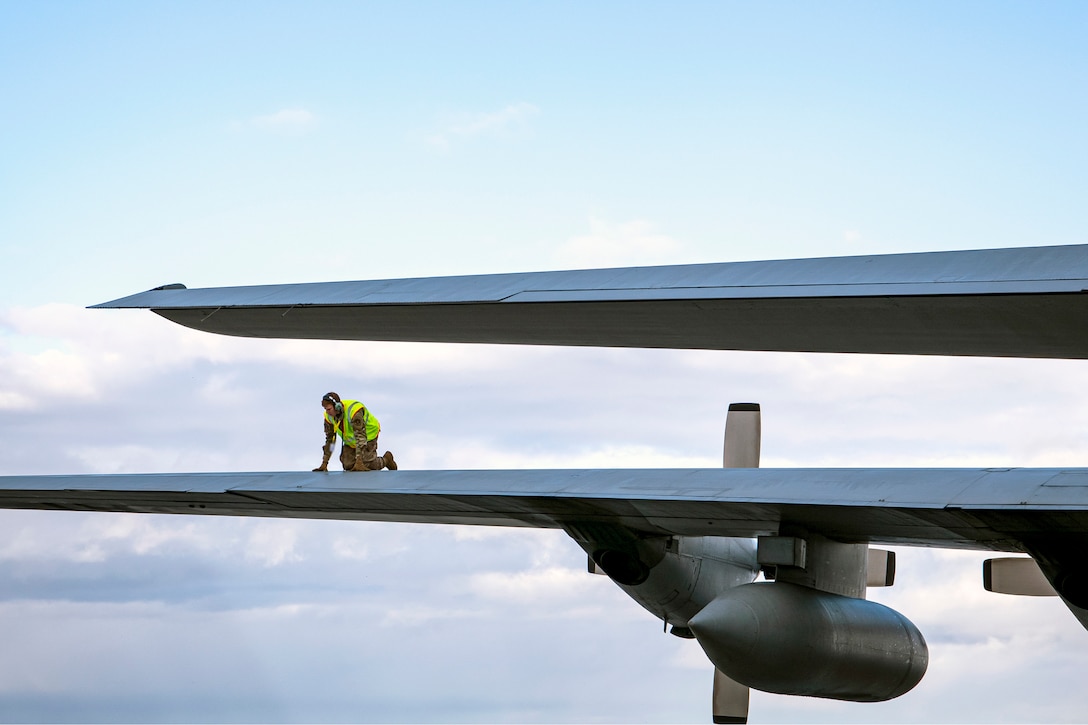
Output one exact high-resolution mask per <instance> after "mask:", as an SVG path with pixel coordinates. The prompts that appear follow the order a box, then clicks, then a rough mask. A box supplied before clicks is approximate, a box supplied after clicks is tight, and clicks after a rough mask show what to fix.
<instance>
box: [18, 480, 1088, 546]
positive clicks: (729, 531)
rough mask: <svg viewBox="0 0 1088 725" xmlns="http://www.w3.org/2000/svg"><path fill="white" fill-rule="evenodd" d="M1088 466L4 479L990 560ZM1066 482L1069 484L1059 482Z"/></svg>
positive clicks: (196, 505)
mask: <svg viewBox="0 0 1088 725" xmlns="http://www.w3.org/2000/svg"><path fill="white" fill-rule="evenodd" d="M1086 476H1088V469H1072V470H1061V469H1011V470H973V469H716V468H715V469H666V470H649V471H647V470H639V469H619V470H557V471H398V472H396V473H391V472H386V473H377V472H374V473H362V474H355V473H308V472H304V473H203V474H142V475H135V474H130V475H100V476H7V477H0V507H3V508H13V509H48V510H73V511H129V512H137V513H174V514H219V515H232V516H274V517H288V518H316V519H346V520H367V521H404V522H417V523H459V524H484V525H495V526H534V527H552V528H555V527H561V526H563V524H564V523H566V522H588V521H608V522H613V523H619V524H622V525H625V526H629V527H631V528H634V529H637V530H641V531H645V532H648V533H659V534H664V533H670V534H681V535H690V536H707V535H711V536H713V535H718V536H755V535H760V534H773V533H777V531H778V530H779V528H780V526H782V525H784V524H788V525H791V526H803V527H805V528H806V529H808V530H810V531H813V532H818V533H822V534H824V535H826V536H828V537H830V538H835V539H839V540H848V541H874V542H884V543H904V544H918V545H933V546H952V547H965V548H978V549H992V550H997V551H1022V550H1023V546H1022V545H1021V542H1022V541H1024V540H1027V539H1030V540H1032V541H1040V540H1042V539H1044V538H1046V537H1050V536H1054V535H1060V534H1066V535H1076V536H1080V535H1082V534H1083V533H1084V532H1088V487H1085V486H1083V485H1081V484H1082V483H1083V481H1084V479H1085V477H1086ZM1063 483H1072V484H1074V485H1062V484H1063Z"/></svg>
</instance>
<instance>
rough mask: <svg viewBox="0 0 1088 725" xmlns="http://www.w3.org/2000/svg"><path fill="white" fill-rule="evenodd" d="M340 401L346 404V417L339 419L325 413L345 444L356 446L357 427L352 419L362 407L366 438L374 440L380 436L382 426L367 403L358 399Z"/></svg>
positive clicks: (327, 420)
mask: <svg viewBox="0 0 1088 725" xmlns="http://www.w3.org/2000/svg"><path fill="white" fill-rule="evenodd" d="M340 402H341V403H343V405H344V417H342V418H341V419H340V420H339V421H337V420H336V419H335V418H330V417H329V414H328V413H325V421H326V422H327V423H328V424H329V425H331V426H332V429H333V430H334V431H336V434H337V435H339V436H340V437H341V438H343V439H344V445H345V446H351V447H352V448H355V447H356V446H355V429H354V428H353V427H352V425H351V419H352V418H354V417H355V414H356V413H358V412H359V410H360V409H361V410H362V411H363V421H364V423H365V425H366V439H367V440H368V441H372V440H374V439H375V438H377V437H378V433H380V432H381V429H382V427H381V425H380V424H379V423H378V419H377V418H375V417H374V416H373V415H371V414H370V411H369V410H367V409H366V406H365V405H363V404H362V403H360V402H359V401H358V400H342V401H340Z"/></svg>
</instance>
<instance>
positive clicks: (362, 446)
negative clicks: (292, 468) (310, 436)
mask: <svg viewBox="0 0 1088 725" xmlns="http://www.w3.org/2000/svg"><path fill="white" fill-rule="evenodd" d="M354 402H356V401H349V400H345V401H344V406H345V411H346V410H347V409H348V405H349V404H350V403H354ZM324 422H325V445H324V446H322V448H321V453H322V457H321V465H322V467H324V466H327V465H328V463H329V459H331V458H332V449H333V446H334V445H335V443H336V434H337V433H338V432H339V433H340V435H341V437H344V438H349V437H351V436H344V435H343V433H344V432H343V431H338V428H340V427H341V426H343V425H344V420H343V419H340V420H337V421H336V422H335V423H330V422H329V419H328V417H327V416H326V417H325V418H324ZM368 422H369V423H372V424H373V425H371V426H370V427H371V430H372V431H373V432H374V437H373V438H371V439H369V440H368V439H367V437H366V436H367V427H368V426H367V423H368ZM350 424H351V430H352V433H353V436H354V440H355V442H356V445H355V446H350V445H348V444H347V441H346V440H345V442H344V445H343V447H342V448H341V449H340V464H341V465H342V466H343V467H344V470H345V471H367V470H369V471H380V470H381V469H383V468H385V467H386V460H385V459H384V458H383V457H382V456H379V455H378V430H380V426H378V425H377V418H374V417H373V416H372V415H370V411H368V410H367V409H366V406H365V405H362V404H360V405H359V407H358V409H357V410H356V411H355V413H354V415H352V417H351V421H350ZM360 441H365V443H360Z"/></svg>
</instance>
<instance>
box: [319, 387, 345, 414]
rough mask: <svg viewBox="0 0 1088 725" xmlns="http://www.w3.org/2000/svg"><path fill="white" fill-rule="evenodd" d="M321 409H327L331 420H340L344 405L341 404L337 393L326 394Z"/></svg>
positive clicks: (322, 398) (322, 399)
mask: <svg viewBox="0 0 1088 725" xmlns="http://www.w3.org/2000/svg"><path fill="white" fill-rule="evenodd" d="M321 407H323V408H324V409H325V412H326V413H328V415H329V417H330V418H339V417H340V414H341V413H343V412H344V404H343V403H341V402H340V396H339V395H337V394H336V393H332V392H329V393H325V394H324V395H323V396H321Z"/></svg>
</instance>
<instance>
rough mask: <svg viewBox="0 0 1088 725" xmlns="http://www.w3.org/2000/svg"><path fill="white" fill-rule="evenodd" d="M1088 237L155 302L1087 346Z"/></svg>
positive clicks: (1030, 347) (380, 331)
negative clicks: (1085, 241)
mask: <svg viewBox="0 0 1088 725" xmlns="http://www.w3.org/2000/svg"><path fill="white" fill-rule="evenodd" d="M1086 289H1088V245H1077V246H1065V247H1035V248H1023V249H1000V250H972V251H959V252H932V253H923V254H893V255H879V256H865V257H830V258H824V259H800V260H779V261H766V262H734V263H722V264H698V265H680V266H671V267H633V268H625V269H602V270H578V271H567V272H536V273H522V274H500V275H477V276H464V277H438V278H421V279H401V280H379V281H361V282H327V283H316V284H285V285H264V286H254V287H222V288H208V289H156V290H150V291H148V292H142V293H139V294H136V295H132V296H129V297H125V298H121V299H118V300H114V301H112V302H106V303H103V304H101V305H96V307H100V308H147V309H151V310H153V311H155V312H156V313H158V314H160V315H162V316H163V317H166V318H167V319H170V320H172V321H174V322H177V323H178V324H182V325H186V326H188V327H192V328H194V329H197V330H204V331H207V332H215V333H221V334H227V335H240V336H248V337H279V338H307V339H346V340H400V341H431V342H478V343H513V344H534V345H577V346H600V347H657V348H697V349H721V350H779V351H808V352H864V353H904V354H925V355H982V356H999V357H1052V358H1088V335H1085V333H1084V331H1085V329H1086V326H1088V295H1086V294H1085V290H1086Z"/></svg>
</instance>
